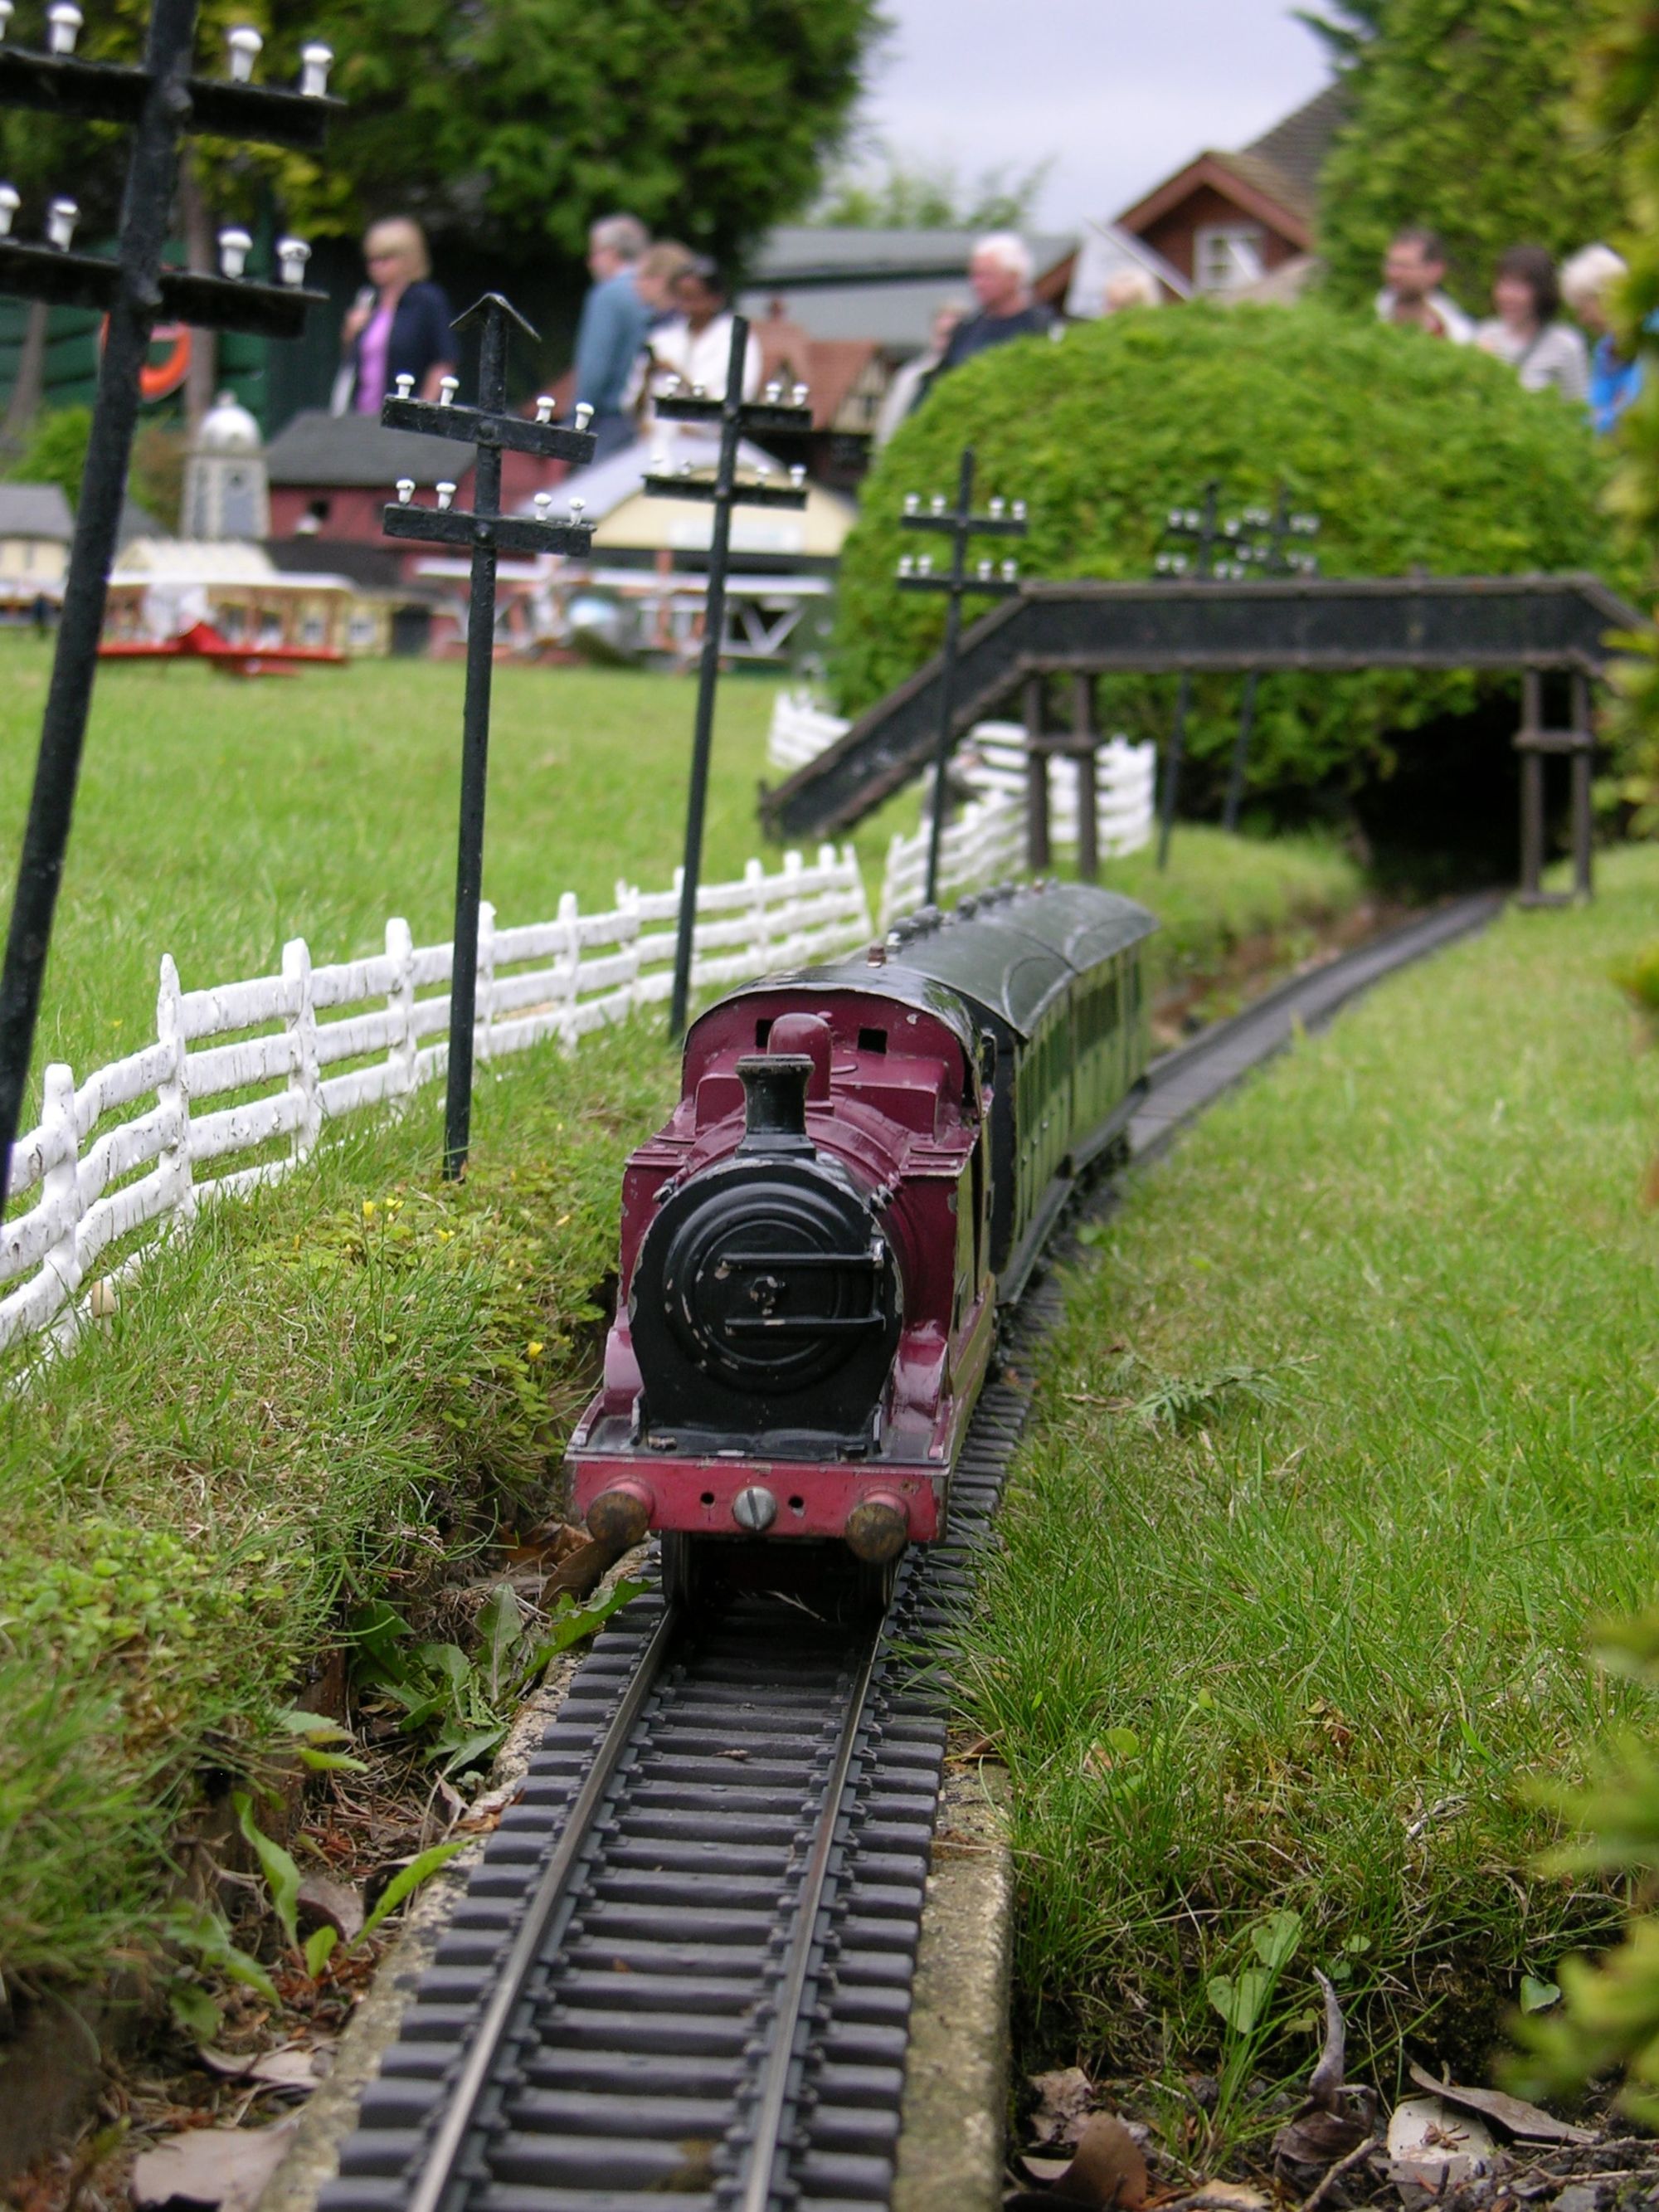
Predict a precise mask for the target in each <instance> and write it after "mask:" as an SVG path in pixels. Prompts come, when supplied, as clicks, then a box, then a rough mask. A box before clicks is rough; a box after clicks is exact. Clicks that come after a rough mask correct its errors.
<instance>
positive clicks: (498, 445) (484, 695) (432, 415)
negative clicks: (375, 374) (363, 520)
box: [380, 292, 597, 1181]
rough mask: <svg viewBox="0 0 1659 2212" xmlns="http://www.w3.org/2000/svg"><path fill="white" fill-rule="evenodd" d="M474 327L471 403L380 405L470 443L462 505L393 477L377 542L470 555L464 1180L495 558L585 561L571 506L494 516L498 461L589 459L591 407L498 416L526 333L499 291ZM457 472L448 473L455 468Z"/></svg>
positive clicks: (458, 1028)
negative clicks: (516, 334)
mask: <svg viewBox="0 0 1659 2212" xmlns="http://www.w3.org/2000/svg"><path fill="white" fill-rule="evenodd" d="M474 322H477V323H480V324H481V325H483V328H482V331H481V333H480V337H481V343H480V347H479V358H478V404H477V406H476V407H458V406H457V405H456V404H455V393H456V391H457V390H458V388H459V386H458V382H457V380H456V379H455V378H454V377H453V376H447V377H445V378H444V380H443V382H442V384H441V387H440V389H441V394H442V396H441V398H438V399H436V400H428V399H416V398H414V397H413V392H414V385H415V380H414V378H413V377H412V376H400V377H399V378H398V389H397V392H395V393H394V394H392V395H389V396H388V397H387V398H386V399H384V400H383V401H382V402H381V403H380V420H381V422H383V423H384V424H385V425H386V428H387V429H389V430H420V431H423V432H424V433H425V435H427V436H428V437H431V438H458V439H459V440H461V441H463V442H464V443H465V444H466V445H469V446H472V447H476V448H477V462H476V464H475V465H474V470H473V477H472V484H473V490H472V506H471V508H470V509H468V508H465V507H456V506H455V505H454V503H453V502H454V498H455V487H454V485H453V483H441V484H440V485H439V486H438V504H437V505H436V507H416V505H415V504H414V497H415V485H414V483H413V480H412V479H411V478H410V477H404V478H403V479H402V480H401V481H400V482H399V483H398V504H397V505H396V506H395V507H387V508H386V514H385V517H384V520H383V523H382V527H383V528H384V530H385V532H386V536H387V537H388V538H415V539H417V540H420V541H422V542H423V543H427V544H438V545H465V546H466V547H467V548H468V549H469V550H471V555H472V591H471V603H470V605H469V607H468V611H467V623H466V702H465V707H464V708H463V710H462V725H461V726H462V738H461V821H460V835H459V850H458V853H457V857H456V862H455V949H454V957H453V962H452V964H451V968H450V983H449V1065H448V1068H447V1079H448V1089H447V1094H446V1097H445V1103H444V1170H443V1171H444V1174H445V1175H446V1176H447V1177H449V1178H450V1179H451V1180H452V1181H453V1179H454V1178H455V1177H457V1176H459V1175H461V1174H462V1173H464V1171H465V1167H466V1155H467V1148H468V1146H469V1143H470V1141H471V1129H472V1029H473V1018H474V1015H475V1012H476V1011H477V996H478V905H479V901H480V898H481V896H482V895H483V826H484V790H485V785H486V783H487V781H488V779H489V686H490V678H491V676H492V674H493V672H494V669H495V560H496V556H497V555H498V554H499V553H501V552H507V553H574V554H575V555H577V556H579V557H583V556H586V553H587V551H588V550H589V548H590V547H591V545H592V542H593V526H592V523H587V522H583V521H582V520H581V519H580V516H581V505H582V502H581V501H580V500H572V501H571V503H570V507H571V513H570V518H569V519H568V520H566V521H563V522H550V521H549V520H548V519H547V510H548V508H549V507H550V505H551V503H552V502H551V498H550V495H549V494H548V493H546V492H538V493H537V495H536V513H535V515H534V517H533V518H532V517H531V516H529V515H520V514H503V513H501V454H502V453H503V451H504V450H507V449H509V448H510V449H511V451H513V453H533V454H534V455H535V456H536V458H537V459H539V460H544V461H551V460H564V461H591V460H592V458H593V450H594V447H595V445H596V443H597V441H596V440H595V438H594V436H593V434H592V431H591V430H589V429H588V428H586V422H587V419H588V416H590V415H591V414H592V409H591V408H586V407H579V408H578V409H577V410H576V419H575V422H574V427H573V426H571V425H569V424H562V423H557V422H554V420H553V402H552V400H551V399H550V398H547V397H546V396H545V395H544V396H543V397H542V398H539V399H538V400H537V402H536V416H535V420H534V421H533V422H532V421H530V420H528V419H527V418H526V416H522V415H509V414H508V413H507V332H508V330H509V328H510V327H511V326H512V325H517V327H518V328H519V329H520V330H521V331H523V332H524V333H525V335H526V337H528V338H530V339H532V341H533V340H534V339H535V337H536V332H535V331H533V330H532V328H531V326H530V325H529V324H528V323H527V322H526V320H525V319H524V317H523V316H522V315H520V313H518V312H517V310H516V309H514V308H513V307H511V306H510V305H509V304H508V302H507V301H505V300H504V299H503V298H502V297H501V294H500V293H499V292H486V293H485V295H484V296H483V299H482V300H480V301H477V304H476V306H473V307H469V308H468V309H467V311H466V313H465V314H464V315H458V316H457V317H456V319H455V322H454V325H453V327H454V328H455V329H456V330H458V331H459V330H465V329H466V328H467V327H468V325H471V324H472V323H474ZM457 473H458V474H459V471H457Z"/></svg>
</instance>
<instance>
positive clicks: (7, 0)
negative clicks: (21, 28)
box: [0, 0, 16, 39]
mask: <svg viewBox="0 0 1659 2212" xmlns="http://www.w3.org/2000/svg"><path fill="white" fill-rule="evenodd" d="M15 12H16V10H15V8H14V7H13V5H12V0H0V39H3V38H4V37H5V35H6V32H7V30H8V28H9V26H10V23H11V19H12V16H13V15H15Z"/></svg>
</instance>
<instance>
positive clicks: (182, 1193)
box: [155, 952, 196, 1221]
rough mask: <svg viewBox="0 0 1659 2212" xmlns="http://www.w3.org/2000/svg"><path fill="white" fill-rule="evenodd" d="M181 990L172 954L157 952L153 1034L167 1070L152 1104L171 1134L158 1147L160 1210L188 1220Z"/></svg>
mask: <svg viewBox="0 0 1659 2212" xmlns="http://www.w3.org/2000/svg"><path fill="white" fill-rule="evenodd" d="M184 995H185V994H184V993H183V992H182V991H181V990H180V989H179V970H178V969H177V968H175V967H174V965H173V955H172V954H171V953H170V952H164V953H163V954H162V955H161V981H160V982H159V983H158V984H157V986H156V990H155V1035H156V1037H157V1040H158V1041H159V1042H161V1044H163V1045H165V1046H166V1048H167V1073H166V1074H164V1075H163V1076H162V1078H161V1081H160V1082H159V1083H158V1084H157V1085H156V1086H155V1097H156V1103H158V1104H159V1105H160V1106H161V1107H162V1108H163V1109H165V1110H166V1111H167V1113H168V1115H169V1117H170V1119H171V1121H172V1124H173V1129H172V1134H171V1135H170V1136H169V1137H168V1139H167V1142H166V1144H165V1145H163V1146H162V1147H161V1173H162V1176H163V1178H164V1180H165V1185H166V1197H165V1200H164V1201H163V1206H162V1211H163V1212H165V1213H169V1214H175V1213H176V1214H179V1215H181V1216H182V1217H183V1218H184V1219H185V1220H186V1221H188V1220H189V1219H190V1218H191V1215H192V1214H193V1213H194V1212H195V1211H196V1188H195V1170H194V1168H193V1167H192V1165H191V1157H190V1081H189V1073H188V1070H187V1069H186V1067H185V1053H186V1051H187V1050H188V1045H187V1042H186V1040H185V1009H184Z"/></svg>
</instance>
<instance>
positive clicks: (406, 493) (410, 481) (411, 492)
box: [398, 477, 415, 507]
mask: <svg viewBox="0 0 1659 2212" xmlns="http://www.w3.org/2000/svg"><path fill="white" fill-rule="evenodd" d="M414 496H415V479H414V477H398V506H399V507H407V506H408V505H409V502H410V500H411V499H413V498H414Z"/></svg>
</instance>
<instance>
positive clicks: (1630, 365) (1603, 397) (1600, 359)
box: [1561, 246, 1642, 438]
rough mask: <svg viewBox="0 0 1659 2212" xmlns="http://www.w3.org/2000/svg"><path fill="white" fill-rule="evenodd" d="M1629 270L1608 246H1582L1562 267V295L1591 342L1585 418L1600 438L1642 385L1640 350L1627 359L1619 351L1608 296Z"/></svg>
mask: <svg viewBox="0 0 1659 2212" xmlns="http://www.w3.org/2000/svg"><path fill="white" fill-rule="evenodd" d="M1629 274H1630V271H1629V270H1628V268H1627V267H1626V264H1625V262H1624V259H1623V258H1622V257H1621V256H1620V255H1619V254H1617V253H1615V252H1613V248H1612V247H1611V246H1583V247H1582V248H1581V249H1580V251H1579V252H1577V253H1575V254H1574V255H1573V256H1572V258H1571V260H1569V261H1568V262H1566V263H1565V265H1564V266H1563V268H1562V270H1561V296H1562V298H1563V299H1564V300H1565V301H1566V303H1567V305H1568V307H1571V310H1572V312H1573V313H1574V314H1575V315H1577V318H1578V319H1579V321H1580V322H1581V323H1582V324H1583V325H1584V328H1585V329H1586V330H1587V331H1589V334H1590V336H1591V337H1592V338H1593V339H1594V340H1595V345H1594V347H1593V349H1592V350H1591V353H1590V367H1589V410H1590V420H1591V422H1594V424H1595V428H1596V430H1597V432H1598V433H1599V435H1601V436H1602V437H1603V438H1607V437H1610V436H1611V435H1613V431H1614V429H1615V428H1617V427H1618V422H1619V417H1620V416H1621V415H1622V414H1623V413H1624V411H1625V410H1626V408H1627V407H1628V406H1629V405H1630V404H1631V402H1632V400H1633V399H1634V398H1635V397H1636V395H1637V393H1638V392H1639V391H1640V390H1641V389H1642V361H1641V356H1640V355H1639V354H1632V355H1631V356H1629V357H1628V358H1626V356H1624V355H1623V354H1621V353H1620V350H1619V340H1618V337H1617V335H1616V334H1615V332H1614V331H1613V294H1614V293H1615V292H1616V291H1617V289H1618V288H1619V286H1620V284H1622V283H1624V281H1625V278H1626V276H1628V275H1629Z"/></svg>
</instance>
